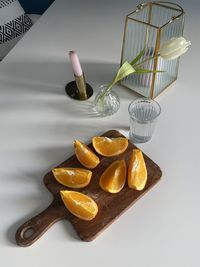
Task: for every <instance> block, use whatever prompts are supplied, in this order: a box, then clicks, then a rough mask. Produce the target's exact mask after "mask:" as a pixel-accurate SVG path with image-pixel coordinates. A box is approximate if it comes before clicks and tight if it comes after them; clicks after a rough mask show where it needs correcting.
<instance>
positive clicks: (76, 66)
mask: <svg viewBox="0 0 200 267" xmlns="http://www.w3.org/2000/svg"><path fill="white" fill-rule="evenodd" d="M69 58H70V60H71V63H72V68H73V71H74V74H75V75H76V76H82V75H83V71H82V68H81V64H80V61H79V58H78V55H77V54H76V51H70V52H69Z"/></svg>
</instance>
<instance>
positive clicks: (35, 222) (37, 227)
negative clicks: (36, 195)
mask: <svg viewBox="0 0 200 267" xmlns="http://www.w3.org/2000/svg"><path fill="white" fill-rule="evenodd" d="M57 205H58V204H57V201H56V200H54V201H53V202H52V203H51V205H50V206H49V207H48V208H47V209H45V210H44V211H42V212H41V213H40V214H38V215H36V216H35V217H33V218H32V219H30V220H28V221H27V222H25V223H24V224H22V225H21V226H20V227H19V228H18V230H17V232H16V235H15V239H16V243H17V244H18V245H19V246H22V247H26V246H30V245H32V244H33V243H34V242H35V241H36V240H37V239H38V238H40V237H41V236H42V235H43V234H44V233H45V232H46V231H47V230H48V229H49V228H50V227H51V226H52V225H53V224H54V223H55V222H57V221H59V220H61V219H63V218H65V217H67V215H68V214H67V210H66V209H65V210H59V209H57Z"/></svg>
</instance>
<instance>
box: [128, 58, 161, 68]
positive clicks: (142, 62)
mask: <svg viewBox="0 0 200 267" xmlns="http://www.w3.org/2000/svg"><path fill="white" fill-rule="evenodd" d="M159 56H160V55H156V56H152V57H149V58H147V59H145V60H143V61H141V62H140V63H138V64H136V65H134V66H133V67H134V68H138V67H139V66H141V65H143V64H144V63H146V62H147V61H149V60H152V59H155V58H157V57H159Z"/></svg>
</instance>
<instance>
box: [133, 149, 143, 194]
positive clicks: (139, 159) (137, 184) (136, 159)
mask: <svg viewBox="0 0 200 267" xmlns="http://www.w3.org/2000/svg"><path fill="white" fill-rule="evenodd" d="M146 182H147V169H146V164H145V161H144V158H143V154H142V152H141V151H140V150H139V149H133V151H132V154H131V157H130V162H129V166H128V186H129V187H130V188H133V189H136V190H138V191H141V190H143V189H144V187H145V185H146Z"/></svg>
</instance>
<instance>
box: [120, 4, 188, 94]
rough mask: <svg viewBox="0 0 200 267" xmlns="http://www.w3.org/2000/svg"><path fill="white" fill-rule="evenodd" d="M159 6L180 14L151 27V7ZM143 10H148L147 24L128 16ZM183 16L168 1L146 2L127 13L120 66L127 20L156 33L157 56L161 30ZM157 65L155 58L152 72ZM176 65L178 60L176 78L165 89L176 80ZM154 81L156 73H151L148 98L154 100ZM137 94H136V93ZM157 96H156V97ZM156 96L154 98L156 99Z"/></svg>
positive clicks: (176, 5)
mask: <svg viewBox="0 0 200 267" xmlns="http://www.w3.org/2000/svg"><path fill="white" fill-rule="evenodd" d="M154 5H155V6H160V7H163V8H167V9H171V10H176V11H179V12H180V14H178V15H176V16H173V17H172V18H171V19H170V20H169V21H167V22H166V23H165V24H164V25H162V26H156V25H153V24H151V16H152V7H153V6H154ZM144 8H149V14H148V22H144V21H141V20H137V19H135V18H132V17H130V16H132V15H133V14H135V13H137V12H140V11H141V10H142V9H144ZM184 14H185V12H184V10H183V8H182V7H181V6H180V5H178V4H176V3H172V2H168V1H153V2H147V3H143V4H140V5H138V6H137V9H136V10H134V11H133V12H131V13H129V14H128V15H127V16H126V20H125V26H124V35H123V43H122V52H121V62H120V65H122V63H123V62H122V61H123V58H124V45H125V39H126V31H127V23H128V20H133V21H136V22H138V23H142V24H145V25H147V26H149V27H153V28H155V29H156V31H157V37H156V46H155V53H154V55H155V56H156V55H158V51H159V48H160V38H161V33H162V30H163V29H164V28H165V27H166V26H167V25H168V24H170V23H172V22H173V21H174V20H176V19H179V18H182V16H183V15H184ZM183 25H184V19H183ZM157 64H158V58H157V57H156V58H155V59H154V64H153V70H156V69H157ZM178 65H179V60H178V62H177V71H176V77H175V79H174V80H173V81H172V82H171V83H170V84H169V85H168V86H167V87H166V88H168V87H169V86H170V85H171V84H172V83H174V82H175V81H176V80H177V74H178ZM155 80H156V73H153V77H152V81H151V86H150V93H149V97H150V98H155V96H154V91H155ZM120 84H121V85H122V86H123V87H125V88H128V87H127V86H125V85H124V84H122V82H120ZM166 88H164V89H163V90H162V91H161V92H160V93H159V94H158V95H160V94H161V93H162V92H163V91H164V90H166ZM129 89H130V90H133V89H131V88H129ZM137 93H138V92H137ZM158 95H157V96H158ZM157 96H156V97H157Z"/></svg>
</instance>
